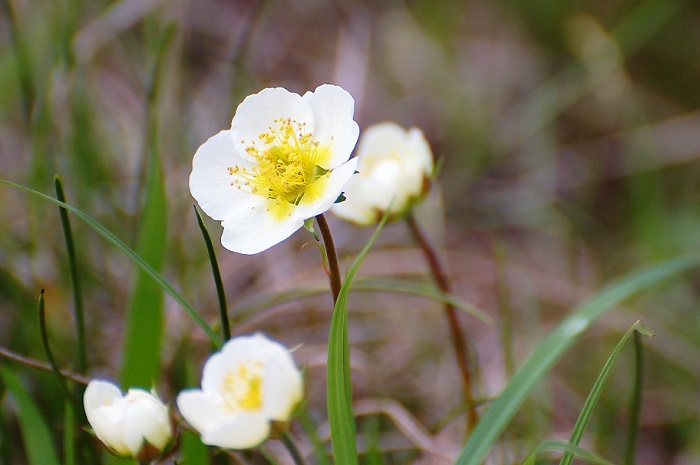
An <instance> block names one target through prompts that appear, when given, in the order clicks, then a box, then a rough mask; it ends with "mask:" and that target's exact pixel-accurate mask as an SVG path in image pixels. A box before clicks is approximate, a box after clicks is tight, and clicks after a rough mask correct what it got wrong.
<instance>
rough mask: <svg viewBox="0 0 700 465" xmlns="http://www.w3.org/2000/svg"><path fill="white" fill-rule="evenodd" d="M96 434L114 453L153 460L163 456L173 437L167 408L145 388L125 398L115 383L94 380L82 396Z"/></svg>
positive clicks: (136, 390)
mask: <svg viewBox="0 0 700 465" xmlns="http://www.w3.org/2000/svg"><path fill="white" fill-rule="evenodd" d="M83 404H84V406H85V414H86V415H87V419H88V422H90V426H92V429H93V430H94V431H95V435H96V436H97V437H98V438H99V439H100V441H102V442H103V443H104V444H105V445H106V446H107V447H108V448H109V449H111V450H112V451H113V452H114V453H116V454H118V455H121V456H125V457H134V458H137V459H138V460H139V461H144V462H145V461H151V460H155V459H157V458H158V457H160V456H161V455H162V454H163V452H164V450H165V448H166V447H167V446H168V444H169V443H170V440H171V438H172V435H173V430H172V425H171V423H170V415H169V412H168V407H166V406H165V405H164V404H163V402H161V400H160V399H159V398H158V396H157V395H155V394H153V393H151V392H149V391H146V390H144V389H129V392H127V393H126V395H123V394H122V392H121V390H120V389H119V387H118V386H116V385H115V384H112V383H110V382H108V381H100V380H92V381H90V383H88V386H87V389H85V394H84V396H83Z"/></svg>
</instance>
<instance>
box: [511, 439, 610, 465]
mask: <svg viewBox="0 0 700 465" xmlns="http://www.w3.org/2000/svg"><path fill="white" fill-rule="evenodd" d="M547 451H562V452H565V453H567V454H571V455H574V456H576V457H578V458H580V459H582V460H585V461H587V462H588V463H593V464H596V465H613V463H612V462H608V461H607V460H605V459H603V458H601V457H598V456H597V455H595V454H594V453H593V452H590V451H587V450H586V449H581V448H580V447H576V446H573V445H571V444H569V443H566V442H562V441H545V442H543V443H541V444H540V445H539V446H537V448H536V449H535V451H534V452H533V453H532V454H530V455H529V456H528V458H527V459H526V460H525V461H524V462H523V465H535V463H536V459H537V456H538V455H539V454H541V453H543V452H547Z"/></svg>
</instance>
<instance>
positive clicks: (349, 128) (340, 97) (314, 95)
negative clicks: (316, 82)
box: [304, 84, 360, 169]
mask: <svg viewBox="0 0 700 465" xmlns="http://www.w3.org/2000/svg"><path fill="white" fill-rule="evenodd" d="M304 100H305V101H306V102H308V104H309V105H310V106H311V108H312V110H313V113H314V119H315V121H316V128H315V130H314V132H313V140H315V141H317V142H319V146H320V147H329V153H328V158H327V159H325V160H323V161H322V162H321V163H319V166H321V167H322V168H325V169H332V168H335V167H337V166H338V165H340V164H341V163H344V162H345V161H347V160H348V159H349V158H350V154H352V151H353V149H354V148H355V144H356V143H357V137H358V135H359V133H360V128H359V127H358V126H357V123H356V122H355V120H353V115H354V113H355V100H353V98H352V96H351V95H350V94H349V93H348V92H347V91H345V90H344V89H343V88H342V87H338V86H334V85H330V84H324V85H322V86H319V87H317V88H316V90H315V91H314V92H307V93H306V94H304Z"/></svg>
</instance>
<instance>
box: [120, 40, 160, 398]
mask: <svg viewBox="0 0 700 465" xmlns="http://www.w3.org/2000/svg"><path fill="white" fill-rule="evenodd" d="M172 37H173V28H172V27H168V28H166V29H165V32H164V33H163V35H162V37H161V40H159V44H158V49H157V52H156V63H155V66H154V68H153V73H152V78H151V84H150V86H149V90H148V99H147V101H148V128H147V139H146V140H147V142H146V147H145V150H146V153H148V154H149V157H148V175H147V178H146V192H145V194H146V195H145V199H144V207H143V211H142V216H141V221H140V224H139V236H138V241H137V248H136V253H138V254H139V255H140V256H141V258H143V259H144V260H145V261H146V262H147V263H148V264H149V265H151V266H152V267H153V269H154V270H156V271H160V270H161V269H162V267H163V263H164V262H165V250H166V247H167V239H166V237H167V223H168V218H167V211H168V206H167V198H166V193H165V179H164V176H163V167H162V161H161V158H160V147H159V143H158V129H157V128H158V117H157V114H158V112H157V108H156V103H157V101H158V95H159V89H160V84H161V76H162V66H163V57H164V56H165V53H166V51H167V49H168V45H169V43H170V42H171V40H172ZM163 326H164V305H163V290H162V289H161V288H160V287H159V286H158V284H157V283H154V282H153V280H151V279H150V278H149V277H148V275H147V274H146V273H145V272H143V271H140V272H139V273H138V274H137V275H136V283H135V285H134V291H133V293H132V295H131V300H130V302H129V307H128V311H127V317H126V325H125V327H126V334H125V336H124V361H123V364H122V371H121V382H122V385H123V386H151V385H152V383H154V382H155V381H156V380H158V379H159V378H160V356H161V349H162V341H163V331H164V327H163Z"/></svg>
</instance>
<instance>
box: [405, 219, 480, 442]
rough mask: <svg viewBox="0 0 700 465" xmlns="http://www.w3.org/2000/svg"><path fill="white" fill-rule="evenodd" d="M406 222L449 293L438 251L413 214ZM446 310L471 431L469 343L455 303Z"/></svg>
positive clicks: (474, 417) (475, 417) (475, 416)
mask: <svg viewBox="0 0 700 465" xmlns="http://www.w3.org/2000/svg"><path fill="white" fill-rule="evenodd" d="M406 223H407V224H408V228H409V229H410V230H411V233H412V234H413V236H414V238H415V239H416V241H417V242H418V245H419V246H420V248H421V250H422V251H423V255H424V256H425V259H426V261H427V262H428V266H429V267H430V271H431V273H432V274H433V279H434V280H435V284H436V285H437V287H438V289H440V290H441V291H442V292H444V293H445V294H449V293H450V285H449V282H448V281H447V277H446V275H445V271H444V269H443V266H442V263H441V262H440V258H439V256H438V254H437V251H436V250H435V248H434V247H433V246H432V244H431V243H430V242H429V241H428V238H427V237H426V236H425V234H423V231H421V229H420V227H419V226H418V223H417V222H416V219H415V217H414V216H413V214H409V215H408V216H407V217H406ZM444 310H445V316H446V317H447V322H448V324H449V327H450V337H451V339H452V347H453V349H454V352H455V357H456V359H457V367H458V368H459V372H460V375H461V378H462V386H463V389H464V400H465V403H466V406H467V432H471V431H472V430H473V429H474V428H475V427H476V423H477V422H478V421H479V416H478V413H477V411H476V405H475V403H474V394H473V388H472V377H471V372H470V371H469V361H468V360H467V343H466V341H465V339H464V335H463V333H462V329H461V327H460V324H459V319H458V318H457V309H456V308H455V307H454V305H452V304H450V303H447V302H445V304H444Z"/></svg>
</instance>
